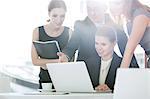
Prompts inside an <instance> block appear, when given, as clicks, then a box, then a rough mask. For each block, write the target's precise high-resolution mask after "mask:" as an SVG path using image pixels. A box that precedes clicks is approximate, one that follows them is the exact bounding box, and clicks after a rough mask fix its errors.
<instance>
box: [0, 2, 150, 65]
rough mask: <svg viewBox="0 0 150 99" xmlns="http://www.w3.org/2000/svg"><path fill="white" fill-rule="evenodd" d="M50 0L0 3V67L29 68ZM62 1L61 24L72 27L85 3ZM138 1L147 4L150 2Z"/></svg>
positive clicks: (80, 17)
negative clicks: (33, 44) (36, 33)
mask: <svg viewBox="0 0 150 99" xmlns="http://www.w3.org/2000/svg"><path fill="white" fill-rule="evenodd" d="M49 1H50V0H0V12H1V14H0V64H14V65H15V64H16V65H20V64H21V65H22V64H23V65H32V64H31V54H30V52H31V39H32V31H33V29H34V28H35V27H37V26H40V25H43V24H46V20H47V19H48V12H47V6H48V4H49ZM64 1H65V2H66V4H67V8H68V12H67V15H66V20H65V22H64V25H66V26H69V27H71V28H72V27H73V24H74V21H75V20H77V19H83V18H84V16H85V14H83V13H84V12H85V10H84V9H82V8H83V7H84V0H64ZM141 1H142V2H144V3H145V4H147V5H150V1H149V0H141ZM81 7H82V8H81ZM81 13H82V14H81ZM139 51H141V50H139ZM139 51H138V52H139Z"/></svg>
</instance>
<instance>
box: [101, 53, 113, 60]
mask: <svg viewBox="0 0 150 99" xmlns="http://www.w3.org/2000/svg"><path fill="white" fill-rule="evenodd" d="M112 58H113V53H111V54H109V55H107V56H104V57H102V60H104V61H108V60H110V59H112Z"/></svg>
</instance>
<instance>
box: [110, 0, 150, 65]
mask: <svg viewBox="0 0 150 99" xmlns="http://www.w3.org/2000/svg"><path fill="white" fill-rule="evenodd" d="M109 5H110V8H111V9H110V12H111V13H112V14H116V15H124V17H125V18H126V20H127V22H128V31H129V34H130V36H129V40H128V42H127V45H126V48H125V53H124V55H123V60H122V63H121V67H123V68H128V67H129V64H130V62H131V58H132V56H133V53H134V50H135V48H136V46H137V45H138V44H140V45H141V47H142V48H143V49H144V50H145V53H146V55H147V56H148V57H150V39H149V38H150V8H149V7H147V6H145V5H143V4H141V3H140V2H139V1H138V0H110V1H109ZM127 5H128V6H127ZM147 65H148V67H150V59H149V60H148V63H147Z"/></svg>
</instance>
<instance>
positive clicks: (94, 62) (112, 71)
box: [86, 53, 122, 90]
mask: <svg viewBox="0 0 150 99" xmlns="http://www.w3.org/2000/svg"><path fill="white" fill-rule="evenodd" d="M121 60H122V58H120V57H119V56H118V55H117V54H116V53H114V54H113V59H112V61H111V65H110V68H109V71H108V75H107V76H106V81H105V84H107V86H108V87H109V88H110V89H112V90H113V89H114V83H115V78H116V70H117V68H119V67H120V64H121ZM86 65H87V69H88V72H89V75H90V78H91V81H92V84H93V87H94V88H95V87H97V86H98V85H99V75H100V68H101V58H100V57H99V56H98V55H97V56H95V57H90V58H88V59H87V61H86Z"/></svg>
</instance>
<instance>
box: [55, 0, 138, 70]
mask: <svg viewBox="0 0 150 99" xmlns="http://www.w3.org/2000/svg"><path fill="white" fill-rule="evenodd" d="M86 3H87V15H88V16H87V17H86V18H85V19H84V20H82V21H76V23H75V26H74V33H73V34H72V37H71V39H70V42H69V43H68V45H67V46H66V48H65V50H64V51H63V52H64V53H60V54H58V55H59V56H60V60H61V61H62V62H64V61H69V60H70V59H71V58H72V56H73V55H74V53H75V51H76V50H78V52H79V53H78V58H77V61H85V62H87V60H88V58H90V57H92V56H95V55H96V54H97V53H96V50H95V32H96V30H97V27H98V26H101V25H104V24H107V25H111V26H113V27H114V28H115V29H116V31H117V37H118V42H117V43H118V46H119V49H120V52H121V54H122V55H123V53H124V49H125V46H126V42H127V36H126V35H125V33H124V31H123V30H122V29H121V28H120V27H119V26H118V25H116V24H114V22H113V21H112V20H111V18H110V16H109V15H108V14H106V10H107V6H106V4H105V3H104V2H103V1H100V0H87V1H86ZM131 67H135V68H136V67H138V64H137V62H136V59H135V58H133V60H132V63H131Z"/></svg>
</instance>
